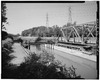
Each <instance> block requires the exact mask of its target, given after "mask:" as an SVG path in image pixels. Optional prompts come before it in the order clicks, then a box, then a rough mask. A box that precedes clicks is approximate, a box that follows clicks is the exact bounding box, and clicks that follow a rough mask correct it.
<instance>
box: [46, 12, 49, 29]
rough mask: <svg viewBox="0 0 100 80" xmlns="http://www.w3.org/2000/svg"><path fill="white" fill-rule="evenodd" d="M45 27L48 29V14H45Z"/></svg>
mask: <svg viewBox="0 0 100 80" xmlns="http://www.w3.org/2000/svg"><path fill="white" fill-rule="evenodd" d="M46 27H47V28H48V27H49V20H48V13H47V14H46Z"/></svg>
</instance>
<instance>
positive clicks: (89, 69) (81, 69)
mask: <svg viewBox="0 0 100 80" xmlns="http://www.w3.org/2000/svg"><path fill="white" fill-rule="evenodd" d="M30 50H31V51H32V52H35V53H37V54H40V53H41V52H42V50H46V51H47V52H49V53H52V54H54V56H55V60H59V61H61V62H62V64H66V67H71V66H72V65H73V66H74V67H75V68H76V74H78V75H79V74H80V75H81V77H82V78H86V79H95V78H97V70H96V62H93V61H90V60H87V59H84V58H81V57H77V56H74V55H71V54H68V53H64V52H61V51H58V50H55V49H50V48H47V47H44V45H37V46H33V45H31V47H30Z"/></svg>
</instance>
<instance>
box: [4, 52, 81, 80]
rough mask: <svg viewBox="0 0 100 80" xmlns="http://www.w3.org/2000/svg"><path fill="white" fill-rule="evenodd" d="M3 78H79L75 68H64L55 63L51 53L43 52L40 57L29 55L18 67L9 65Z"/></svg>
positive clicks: (57, 62)
mask: <svg viewBox="0 0 100 80" xmlns="http://www.w3.org/2000/svg"><path fill="white" fill-rule="evenodd" d="M6 70H7V71H8V72H7V73H6V71H5V75H4V76H3V78H10V79H11V78H13V79H66V78H67V79H69V78H81V77H80V76H77V75H76V73H75V68H74V67H73V66H72V67H69V68H66V67H65V65H62V64H61V62H59V61H55V60H54V56H53V54H51V53H47V52H46V51H44V52H43V53H41V54H40V55H38V56H37V55H36V54H35V53H33V54H30V55H29V56H28V57H26V58H25V62H23V63H22V64H21V65H20V66H15V65H11V66H8V67H7V69H6Z"/></svg>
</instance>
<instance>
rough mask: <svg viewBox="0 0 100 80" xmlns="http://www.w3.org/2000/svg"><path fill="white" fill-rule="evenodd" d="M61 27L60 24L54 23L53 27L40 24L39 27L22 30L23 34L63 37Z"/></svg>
mask: <svg viewBox="0 0 100 80" xmlns="http://www.w3.org/2000/svg"><path fill="white" fill-rule="evenodd" d="M60 29H61V28H60V27H59V26H58V25H54V26H52V27H46V26H39V27H33V28H31V29H27V30H24V31H22V34H21V35H22V36H40V37H52V36H54V37H58V36H59V37H61V36H62V32H61V30H60Z"/></svg>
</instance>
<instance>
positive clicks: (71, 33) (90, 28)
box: [61, 21, 97, 44]
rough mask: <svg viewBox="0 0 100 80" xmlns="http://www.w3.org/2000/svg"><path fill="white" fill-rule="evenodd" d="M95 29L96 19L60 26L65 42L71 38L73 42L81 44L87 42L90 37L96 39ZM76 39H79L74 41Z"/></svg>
mask: <svg viewBox="0 0 100 80" xmlns="http://www.w3.org/2000/svg"><path fill="white" fill-rule="evenodd" d="M96 30H97V27H96V21H93V22H88V23H84V24H79V25H71V26H69V27H63V28H61V31H62V33H63V37H64V38H65V40H66V42H70V40H71V39H72V41H73V42H74V43H76V42H80V43H82V44H85V43H87V41H89V40H90V41H91V38H93V39H96V35H97V34H96ZM76 39H77V40H79V41H76ZM95 43H96V40H95Z"/></svg>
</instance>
